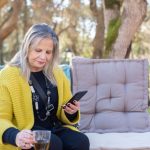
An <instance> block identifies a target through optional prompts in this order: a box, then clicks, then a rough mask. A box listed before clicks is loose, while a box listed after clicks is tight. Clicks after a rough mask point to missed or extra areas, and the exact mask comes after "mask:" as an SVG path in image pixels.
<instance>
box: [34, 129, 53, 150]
mask: <svg viewBox="0 0 150 150" xmlns="http://www.w3.org/2000/svg"><path fill="white" fill-rule="evenodd" d="M33 136H34V141H35V142H34V149H35V150H49V147H50V139H51V131H48V130H34V131H33Z"/></svg>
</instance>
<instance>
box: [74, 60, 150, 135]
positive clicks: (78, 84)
mask: <svg viewBox="0 0 150 150" xmlns="http://www.w3.org/2000/svg"><path fill="white" fill-rule="evenodd" d="M72 67H73V69H72V71H73V91H74V93H75V92H77V91H80V90H88V93H87V94H86V95H85V96H84V97H83V98H82V99H81V121H80V129H81V130H82V131H83V132H98V133H106V132H130V131H135V132H144V131H150V120H149V114H148V113H147V112H146V109H147V108H148V61H147V60H145V59H144V60H128V59H124V60H100V59H86V58H75V59H73V61H72Z"/></svg>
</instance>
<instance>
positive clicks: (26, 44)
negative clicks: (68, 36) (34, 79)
mask: <svg viewBox="0 0 150 150" xmlns="http://www.w3.org/2000/svg"><path fill="white" fill-rule="evenodd" d="M45 38H50V39H51V40H52V41H53V44H54V45H53V51H52V52H53V57H52V60H51V62H50V63H48V65H47V66H45V68H44V69H43V72H44V74H45V75H46V77H47V78H48V79H49V80H50V81H51V82H52V83H53V84H56V81H55V78H54V76H53V69H54V66H55V65H56V64H57V61H58V54H59V50H58V47H59V40H58V37H57V35H56V33H55V32H54V31H53V30H52V29H51V28H50V27H49V26H48V25H47V24H45V23H41V24H35V25H33V26H31V28H30V29H29V30H28V31H27V33H26V35H25V37H24V39H23V41H22V44H21V48H20V50H19V51H18V52H17V53H16V55H15V56H14V57H13V58H12V59H11V61H10V62H9V65H10V66H17V67H19V68H20V69H21V72H22V74H23V75H24V76H25V77H26V78H27V80H29V78H30V73H31V70H30V68H29V64H28V58H27V57H28V53H29V49H30V48H32V47H34V46H35V45H36V44H38V42H39V41H40V40H42V39H45Z"/></svg>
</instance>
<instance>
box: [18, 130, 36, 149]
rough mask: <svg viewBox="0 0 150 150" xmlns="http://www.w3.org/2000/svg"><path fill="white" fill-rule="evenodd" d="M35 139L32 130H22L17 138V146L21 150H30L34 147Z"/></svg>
mask: <svg viewBox="0 0 150 150" xmlns="http://www.w3.org/2000/svg"><path fill="white" fill-rule="evenodd" d="M33 143H34V138H33V133H32V131H31V130H22V131H20V132H19V133H18V134H17V136H16V145H17V146H18V147H20V148H21V149H30V148H32V147H33Z"/></svg>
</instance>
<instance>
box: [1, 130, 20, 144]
mask: <svg viewBox="0 0 150 150" xmlns="http://www.w3.org/2000/svg"><path fill="white" fill-rule="evenodd" d="M18 132H19V130H18V129H16V128H13V127H11V128H8V129H7V130H6V131H5V132H4V133H3V136H2V140H3V143H5V144H12V145H14V146H16V135H17V133H18Z"/></svg>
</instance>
